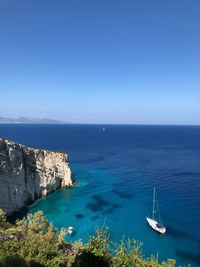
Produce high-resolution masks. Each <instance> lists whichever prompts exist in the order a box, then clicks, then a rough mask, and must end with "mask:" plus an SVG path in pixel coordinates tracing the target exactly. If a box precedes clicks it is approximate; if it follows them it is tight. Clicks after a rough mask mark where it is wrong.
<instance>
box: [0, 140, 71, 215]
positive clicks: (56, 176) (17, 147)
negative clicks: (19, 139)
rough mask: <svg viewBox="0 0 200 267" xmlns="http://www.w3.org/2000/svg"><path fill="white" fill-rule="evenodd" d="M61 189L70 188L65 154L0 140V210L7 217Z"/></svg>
mask: <svg viewBox="0 0 200 267" xmlns="http://www.w3.org/2000/svg"><path fill="white" fill-rule="evenodd" d="M65 186H72V179H71V170H70V167H69V161H68V157H67V155H66V154H64V153H60V152H52V151H48V150H43V149H34V148H30V147H27V146H24V145H21V144H17V143H15V142H11V141H9V140H6V139H4V138H0V209H2V210H4V211H5V212H6V213H7V214H11V213H13V212H15V211H18V210H20V209H21V208H22V207H24V206H25V205H26V203H30V202H33V201H35V200H37V199H38V198H40V197H42V196H45V195H47V194H49V193H50V192H52V191H55V190H56V189H58V188H60V187H65Z"/></svg>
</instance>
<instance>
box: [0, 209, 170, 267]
mask: <svg viewBox="0 0 200 267" xmlns="http://www.w3.org/2000/svg"><path fill="white" fill-rule="evenodd" d="M65 236H66V229H64V228H62V229H61V230H60V231H58V230H57V229H56V228H54V226H53V225H52V224H51V223H49V222H48V220H47V219H46V218H45V217H44V216H43V213H42V212H41V211H39V212H36V213H35V214H29V215H27V217H26V218H24V219H22V220H19V221H17V222H16V224H15V225H14V226H13V225H11V224H9V223H8V222H7V221H6V216H5V214H4V213H3V212H2V211H1V210H0V244H1V245H0V267H174V266H175V261H174V260H172V259H169V260H168V261H167V262H162V263H159V262H158V261H157V260H156V258H155V257H153V256H152V257H150V258H144V257H143V255H142V252H141V246H142V244H141V242H138V241H135V240H130V239H128V240H123V241H121V243H120V244H113V243H111V242H110V234H109V231H108V228H104V229H102V228H98V229H96V235H95V236H91V237H90V238H89V241H88V243H87V244H82V243H81V242H80V241H78V242H74V243H67V242H66V241H65Z"/></svg>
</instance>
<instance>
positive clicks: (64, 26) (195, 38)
mask: <svg viewBox="0 0 200 267" xmlns="http://www.w3.org/2000/svg"><path fill="white" fill-rule="evenodd" d="M199 14H200V1H199V0H192V1H191V0H187V1H185V0H166V1H165V0H163V1H161V0H151V1H149V0H84V1H83V0H59V1H58V0H18V1H15V0H0V116H2V117H14V118H16V117H20V116H26V117H37V118H52V119H58V120H62V121H66V122H70V123H111V124H112V123H113V124H197V125H200V16H199Z"/></svg>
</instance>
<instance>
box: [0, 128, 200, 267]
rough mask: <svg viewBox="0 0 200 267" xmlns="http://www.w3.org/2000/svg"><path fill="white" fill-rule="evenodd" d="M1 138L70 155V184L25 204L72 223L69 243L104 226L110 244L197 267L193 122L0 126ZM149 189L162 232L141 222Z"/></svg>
mask: <svg viewBox="0 0 200 267" xmlns="http://www.w3.org/2000/svg"><path fill="white" fill-rule="evenodd" d="M103 127H105V130H104V131H103ZM0 136H1V137H5V138H8V139H11V140H13V141H16V142H19V143H22V144H25V145H28V146H31V147H38V148H44V149H53V150H61V151H64V152H66V153H67V154H68V155H69V159H70V164H71V169H72V171H73V175H74V178H75V180H76V181H77V182H78V183H77V185H76V186H75V187H73V188H70V189H68V188H66V189H61V190H58V191H57V192H55V193H52V194H50V195H49V196H48V197H46V198H43V199H41V200H39V201H37V202H36V203H34V204H33V205H32V206H31V207H30V209H29V212H34V211H37V210H43V212H44V214H45V215H46V217H47V218H48V219H49V220H50V221H52V222H53V224H54V225H55V226H56V227H68V226H70V225H72V226H74V228H75V230H76V231H75V235H74V236H73V237H69V236H68V237H67V239H68V240H78V239H82V240H83V241H86V240H87V238H88V234H93V232H94V231H93V230H94V228H95V227H96V226H102V225H106V226H108V227H109V228H110V232H111V239H112V240H113V241H119V240H121V239H122V238H126V237H130V238H134V239H138V240H141V241H142V242H143V254H144V255H146V256H149V255H150V254H154V255H158V259H159V260H160V261H161V260H166V259H167V258H175V259H177V263H178V264H182V265H183V264H187V263H191V265H192V266H195V267H197V266H198V267H199V266H200V126H117V125H115V126H114V125H106V126H105V125H0ZM154 186H155V187H156V190H157V198H158V200H159V207H160V215H161V218H162V221H163V223H164V224H165V225H166V227H167V232H166V235H160V234H158V233H156V232H154V231H153V230H152V229H151V228H149V226H148V225H147V222H146V219H145V217H146V216H147V215H150V214H151V210H152V193H153V187H154Z"/></svg>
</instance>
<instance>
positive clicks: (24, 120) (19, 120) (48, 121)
mask: <svg viewBox="0 0 200 267" xmlns="http://www.w3.org/2000/svg"><path fill="white" fill-rule="evenodd" d="M0 123H33V124H34V123H35V124H37V123H38V124H63V123H65V122H64V121H59V120H54V119H49V118H43V119H39V118H28V117H19V118H7V117H0Z"/></svg>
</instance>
